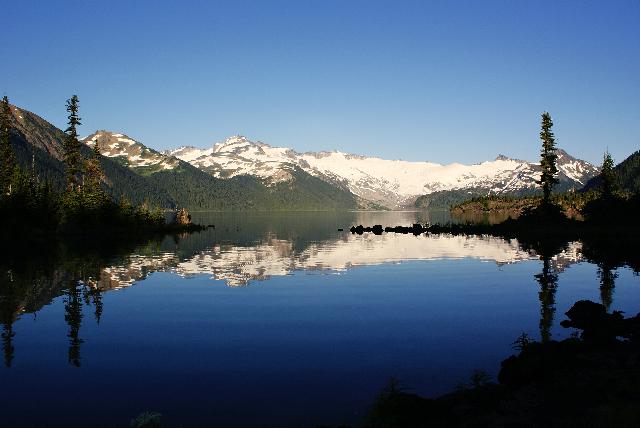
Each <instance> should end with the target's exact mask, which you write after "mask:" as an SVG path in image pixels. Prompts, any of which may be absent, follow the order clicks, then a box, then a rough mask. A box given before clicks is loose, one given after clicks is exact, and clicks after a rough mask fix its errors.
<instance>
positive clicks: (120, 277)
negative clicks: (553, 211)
mask: <svg viewBox="0 0 640 428" xmlns="http://www.w3.org/2000/svg"><path fill="white" fill-rule="evenodd" d="M185 239H187V240H188V239H189V237H186V238H185ZM176 250H177V251H175V252H165V251H162V249H160V251H158V252H157V253H154V254H148V255H142V254H133V255H131V256H129V257H127V259H126V260H123V261H122V262H120V263H114V264H111V265H109V266H106V267H104V268H103V269H102V270H101V272H100V277H99V280H98V281H97V282H98V287H99V288H100V289H104V290H106V289H114V288H120V287H124V286H128V285H130V284H132V283H134V282H136V281H140V280H143V279H144V278H145V277H146V276H147V275H148V274H150V273H152V272H173V273H176V274H178V275H181V276H183V277H190V276H193V275H203V274H204V275H211V279H213V280H221V281H224V282H225V283H226V284H227V285H229V286H243V285H247V284H249V283H250V282H251V281H263V280H267V279H269V278H271V277H273V276H281V275H289V274H291V273H292V272H294V271H296V270H304V271H335V272H340V271H344V270H346V269H349V268H354V267H357V266H371V265H379V264H383V263H400V262H403V261H409V260H440V259H463V258H470V259H477V260H482V261H488V262H495V263H497V264H507V263H516V262H519V261H523V260H532V259H537V258H538V256H537V255H536V254H535V252H534V251H527V250H523V249H522V248H521V247H520V245H519V244H518V242H517V240H511V241H506V240H504V239H502V238H496V237H493V236H451V235H432V236H427V235H421V236H417V237H414V236H410V235H400V234H385V235H379V236H376V235H373V234H365V235H352V234H350V233H342V234H341V236H340V237H339V238H338V239H335V240H327V241H324V242H313V243H309V244H308V245H307V246H306V248H303V249H300V250H296V247H295V245H294V242H293V241H291V240H285V239H279V238H278V237H277V236H275V235H270V236H265V237H264V238H263V239H262V240H260V242H258V243H256V244H254V245H245V246H240V245H234V244H232V243H212V245H211V246H210V247H208V248H204V249H202V250H200V251H196V252H194V253H193V254H189V255H186V256H185V255H183V256H180V251H179V244H178V245H177V248H176ZM581 258H582V255H581V244H580V243H579V242H573V243H570V244H568V245H567V248H566V249H564V250H563V251H562V252H560V253H558V254H555V255H554V256H553V257H551V258H550V263H551V264H553V268H554V269H555V270H562V269H563V267H564V266H566V265H567V264H570V263H575V262H578V261H580V260H581Z"/></svg>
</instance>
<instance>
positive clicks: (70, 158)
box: [64, 95, 84, 191]
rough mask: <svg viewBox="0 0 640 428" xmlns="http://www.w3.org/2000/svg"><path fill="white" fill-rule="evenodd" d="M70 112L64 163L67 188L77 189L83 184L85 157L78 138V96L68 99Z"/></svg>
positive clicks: (66, 131)
mask: <svg viewBox="0 0 640 428" xmlns="http://www.w3.org/2000/svg"><path fill="white" fill-rule="evenodd" d="M67 111H68V112H69V116H68V118H69V122H68V124H69V127H68V128H67V129H66V130H65V131H64V132H65V134H67V136H66V138H65V140H64V163H65V167H66V173H67V189H68V190H72V191H73V190H77V189H79V188H80V186H81V185H82V173H83V169H84V168H83V166H84V165H83V159H82V154H81V153H80V147H81V144H80V141H79V140H78V131H77V126H78V125H81V123H80V117H79V116H78V96H77V95H74V96H72V97H71V99H69V100H67Z"/></svg>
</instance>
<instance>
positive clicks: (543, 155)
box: [537, 111, 558, 204]
mask: <svg viewBox="0 0 640 428" xmlns="http://www.w3.org/2000/svg"><path fill="white" fill-rule="evenodd" d="M552 127H553V122H552V121H551V115H550V114H549V113H547V112H546V111H545V112H544V113H542V130H541V131H540V139H541V140H542V150H541V152H540V167H541V168H542V175H541V176H540V180H539V181H537V183H538V184H539V185H541V186H542V193H543V195H544V203H545V204H549V203H550V202H551V189H553V186H554V185H556V184H558V178H557V177H556V176H557V174H558V167H557V165H556V161H557V160H558V155H557V154H556V140H555V136H554V135H553V132H552V131H551V128H552Z"/></svg>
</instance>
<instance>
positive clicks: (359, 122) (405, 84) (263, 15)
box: [0, 0, 640, 163]
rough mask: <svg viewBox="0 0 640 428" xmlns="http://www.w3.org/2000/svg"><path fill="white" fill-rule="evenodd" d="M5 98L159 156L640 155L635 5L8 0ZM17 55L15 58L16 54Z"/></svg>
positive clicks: (639, 35)
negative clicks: (278, 150)
mask: <svg viewBox="0 0 640 428" xmlns="http://www.w3.org/2000/svg"><path fill="white" fill-rule="evenodd" d="M2 22H3V25H2V28H3V31H4V32H5V37H3V43H2V44H0V55H1V56H0V58H2V59H3V61H2V66H1V67H0V92H2V93H4V94H6V95H8V96H9V97H10V99H11V101H12V102H13V103H15V104H17V105H18V106H21V107H24V108H26V109H28V110H31V111H33V112H35V113H37V114H39V115H41V116H43V117H44V118H45V119H47V120H49V121H51V122H52V123H53V124H55V125H57V126H59V127H64V125H65V122H66V112H65V109H64V102H65V100H66V99H67V98H69V97H70V96H71V95H72V94H78V96H79V97H80V102H81V116H82V117H83V119H84V120H83V127H82V133H83V134H89V133H90V132H92V131H94V130H96V129H109V130H114V131H122V132H124V133H126V134H128V135H130V136H131V137H133V138H136V139H138V140H140V141H142V142H143V143H145V144H147V145H149V146H151V147H154V148H156V149H164V148H169V147H176V146H180V145H195V146H199V147H206V146H209V145H211V144H212V143H214V142H216V141H219V140H222V139H224V138H225V137H227V136H230V135H235V134H242V135H246V136H247V137H249V138H251V139H255V140H261V141H264V142H266V143H270V144H273V145H278V146H287V147H292V148H294V149H296V150H298V151H309V150H314V151H316V150H334V149H337V150H342V151H347V152H353V153H360V154H367V155H377V156H381V157H385V158H394V159H396V158H402V159H415V160H431V161H436V162H443V163H449V162H454V161H458V162H465V163H473V162H480V161H483V160H487V159H491V158H493V157H495V156H496V155H497V154H498V153H503V154H506V155H508V156H512V157H517V158H523V159H530V160H534V159H537V158H538V153H539V139H538V133H539V121H540V113H541V112H543V111H545V110H548V111H549V112H551V115H552V117H553V118H554V121H555V124H556V125H555V133H556V137H557V142H558V145H559V147H562V148H564V149H566V150H567V151H568V152H570V153H572V154H574V155H577V156H578V157H581V158H583V159H586V160H589V161H592V162H598V163H599V162H600V161H601V159H602V152H603V151H604V150H605V149H606V148H607V147H608V148H609V151H610V152H611V153H612V154H613V156H614V158H615V159H616V160H618V161H620V160H622V159H623V158H625V157H626V156H628V155H629V154H630V153H632V152H633V151H635V150H638V149H639V148H640V103H639V102H638V100H640V25H638V22H640V2H638V1H629V2H625V1H612V2H603V1H598V2H588V1H559V0H555V1H548V2H547V1H535V2H533V1H498V2H492V1H473V2H464V1H416V2H413V1H372V0H368V1H346V0H343V1H327V0H323V1H305V0H298V1H266V0H264V1H224V2H213V1H211V2H207V1H202V2H188V1H126V2H118V1H100V2H93V1H86V0H83V1H56V2H40V1H30V0H22V1H11V2H10V1H3V2H2ZM5 59H8V63H7V62H5V61H4V60H5Z"/></svg>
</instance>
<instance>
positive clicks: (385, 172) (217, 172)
mask: <svg viewBox="0 0 640 428" xmlns="http://www.w3.org/2000/svg"><path fill="white" fill-rule="evenodd" d="M163 153H164V154H166V155H169V156H175V157H177V158H179V159H182V160H184V161H186V162H189V163H191V164H192V165H194V166H196V167H198V168H200V169H201V170H204V171H207V172H209V173H210V174H212V175H214V176H215V177H219V178H229V177H234V176H237V175H253V176H257V177H259V178H261V179H263V180H264V181H265V182H266V183H267V184H269V183H272V184H273V183H278V182H282V181H287V180H290V179H291V174H290V173H289V171H290V169H291V166H297V167H299V168H301V169H302V170H304V171H306V172H307V173H309V174H311V175H313V176H316V177H318V178H320V179H322V180H324V181H327V182H329V183H333V184H338V185H340V186H341V187H342V186H344V187H346V188H348V189H349V190H350V191H351V192H352V193H353V194H354V195H357V196H359V197H361V198H363V199H366V200H369V201H372V202H375V203H379V204H382V205H385V206H387V207H401V206H406V205H411V204H413V202H414V201H415V199H416V198H417V197H418V196H421V195H425V194H430V193H433V192H437V191H446V190H465V189H474V191H476V192H477V191H484V192H487V193H489V192H491V193H511V192H519V191H522V190H527V189H531V190H532V189H535V188H536V186H537V185H536V183H535V181H536V180H537V179H539V177H540V167H539V164H537V163H534V162H528V161H524V160H518V159H510V158H508V157H505V156H502V155H500V156H498V157H497V158H496V159H495V160H493V161H486V162H482V163H479V164H474V165H463V164H460V163H452V164H448V165H441V164H438V163H433V162H415V161H403V160H386V159H380V158H376V157H365V156H359V155H353V154H347V153H342V152H318V153H298V152H295V151H293V150H291V149H288V148H283V147H272V146H270V145H268V144H264V143H262V142H253V141H250V140H248V139H247V138H245V137H242V136H235V137H231V138H228V139H227V140H225V141H223V142H221V143H217V144H215V145H214V146H213V147H212V148H209V149H199V148H195V147H180V148H178V149H174V150H167V151H165V152H163ZM558 169H559V179H560V181H561V183H563V184H564V185H565V186H566V187H575V188H580V187H582V186H583V185H584V184H585V183H586V182H587V181H588V180H589V179H590V178H591V177H593V176H595V175H596V174H597V173H598V169H597V168H596V167H595V166H594V165H592V164H590V163H588V162H585V161H582V160H579V159H576V158H573V157H572V156H570V155H569V154H567V153H566V152H565V151H563V150H558Z"/></svg>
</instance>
